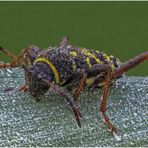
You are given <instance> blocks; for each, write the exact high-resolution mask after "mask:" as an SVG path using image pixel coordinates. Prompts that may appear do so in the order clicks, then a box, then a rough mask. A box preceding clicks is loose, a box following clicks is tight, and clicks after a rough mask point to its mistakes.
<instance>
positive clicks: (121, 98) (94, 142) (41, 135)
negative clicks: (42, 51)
mask: <svg viewBox="0 0 148 148" xmlns="http://www.w3.org/2000/svg"><path fill="white" fill-rule="evenodd" d="M23 83H24V73H23V70H22V69H20V68H16V69H10V70H8V69H3V70H0V146H69V147H71V146H148V77H126V76H125V77H123V78H121V79H119V80H117V81H116V82H115V83H114V84H113V85H112V86H111V88H110V93H109V97H108V103H107V114H108V115H109V117H110V119H111V121H112V122H113V123H114V124H115V125H116V127H117V128H118V134H119V135H120V136H121V140H120V141H117V139H116V138H115V137H114V136H113V135H112V134H111V133H110V132H109V131H108V130H107V128H106V126H105V125H104V124H103V122H102V120H101V116H100V113H99V105H100V100H101V99H100V98H101V94H102V89H98V90H95V91H88V90H85V91H83V93H82V94H81V96H80V98H79V100H78V106H79V109H80V111H81V113H82V115H83V117H82V118H81V122H82V128H79V127H78V126H77V124H76V122H75V119H74V116H73V114H72V111H71V109H70V108H69V106H68V105H67V104H66V102H65V101H64V99H63V98H62V97H61V96H58V95H56V94H54V93H53V92H50V91H49V93H47V94H46V95H44V96H42V100H41V101H40V102H36V101H35V100H34V99H33V97H32V96H31V95H30V94H29V93H20V92H9V93H8V92H7V93H4V89H5V88H8V87H15V88H18V87H19V86H21V85H22V84H23Z"/></svg>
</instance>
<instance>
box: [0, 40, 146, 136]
mask: <svg viewBox="0 0 148 148" xmlns="http://www.w3.org/2000/svg"><path fill="white" fill-rule="evenodd" d="M0 50H1V51H2V52H4V53H5V54H6V55H7V56H9V57H10V58H12V62H11V63H6V64H5V63H0V68H7V67H8V68H11V67H19V66H22V67H23V68H24V70H25V80H26V84H25V85H24V86H22V87H20V88H19V89H17V91H25V92H26V91H29V92H30V93H31V95H32V96H33V97H35V98H36V100H37V101H39V100H40V96H41V95H43V94H45V93H46V92H47V91H48V90H49V88H52V89H53V90H54V91H55V92H56V93H58V94H59V95H61V96H63V97H64V98H65V99H66V101H67V102H68V104H69V105H70V106H71V108H72V110H73V113H74V115H75V118H76V121H77V123H78V126H79V127H81V122H80V117H81V114H80V112H79V110H78V108H77V105H76V101H77V99H78V97H79V95H80V93H81V91H82V90H83V88H84V87H87V88H97V87H98V86H103V87H104V89H103V95H102V97H101V105H100V112H101V114H102V118H103V121H104V123H105V124H106V125H107V127H108V128H109V129H110V130H111V132H112V133H116V131H117V130H116V128H115V127H114V126H113V125H112V123H111V122H110V120H109V118H108V116H107V115H106V103H107V95H108V89H109V86H110V84H111V82H112V80H114V79H117V78H119V77H121V76H122V75H123V73H124V72H126V71H128V70H130V69H132V68H133V67H135V66H136V65H138V64H140V63H142V62H143V61H145V60H148V51H146V52H145V53H142V54H140V55H138V56H136V57H134V58H132V59H130V60H128V61H127V62H125V63H123V64H121V63H120V61H119V60H118V59H117V58H115V57H114V56H108V55H107V54H105V53H103V52H100V51H94V50H90V49H86V48H79V47H75V46H72V45H69V43H68V39H67V37H63V38H62V41H61V42H60V45H59V46H58V47H54V48H52V47H49V48H47V49H45V50H40V49H39V48H38V47H36V46H29V47H28V48H26V49H23V50H22V53H21V54H20V55H19V56H15V55H13V54H12V53H10V52H8V51H7V50H5V49H4V48H2V47H0ZM63 87H64V88H65V89H67V90H71V91H69V92H72V94H69V93H68V91H65V89H63ZM8 90H9V89H8ZM8 90H7V91H8Z"/></svg>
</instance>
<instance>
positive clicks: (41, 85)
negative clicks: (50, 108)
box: [25, 65, 50, 101]
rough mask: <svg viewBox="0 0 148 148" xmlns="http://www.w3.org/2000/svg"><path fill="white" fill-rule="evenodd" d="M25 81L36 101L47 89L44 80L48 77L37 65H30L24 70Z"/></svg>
mask: <svg viewBox="0 0 148 148" xmlns="http://www.w3.org/2000/svg"><path fill="white" fill-rule="evenodd" d="M25 73H26V74H25V75H26V81H27V84H28V86H29V92H30V93H31V95H32V96H33V97H35V98H36V100H37V101H38V100H40V98H39V97H40V96H41V95H43V94H45V93H46V92H47V90H48V89H49V85H48V84H47V83H45V81H44V80H45V79H48V80H49V79H50V78H49V76H48V75H47V74H46V72H44V71H43V70H42V69H41V68H39V67H38V66H37V65H31V66H29V67H28V68H26V70H25Z"/></svg>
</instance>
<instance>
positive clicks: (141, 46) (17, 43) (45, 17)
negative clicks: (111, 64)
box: [0, 2, 148, 76]
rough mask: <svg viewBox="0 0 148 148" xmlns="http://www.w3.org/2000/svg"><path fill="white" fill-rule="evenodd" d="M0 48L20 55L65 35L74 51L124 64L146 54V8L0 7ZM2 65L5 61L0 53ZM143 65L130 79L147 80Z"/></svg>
mask: <svg viewBox="0 0 148 148" xmlns="http://www.w3.org/2000/svg"><path fill="white" fill-rule="evenodd" d="M0 19H1V21H0V46H2V47H4V48H6V49H8V50H9V51H11V52H13V53H16V54H18V53H19V52H20V51H21V49H22V48H24V47H27V46H28V45H30V44H34V45H37V46H39V47H40V48H47V47H48V46H55V45H58V43H59V40H60V39H61V37H62V36H64V35H66V36H68V37H69V39H70V43H71V44H73V45H76V46H81V47H86V48H91V49H96V50H97V49H102V50H104V52H106V53H108V54H113V55H114V56H116V57H118V58H119V59H121V61H123V62H124V61H126V60H127V59H129V58H131V57H133V56H135V55H138V54H140V53H142V52H144V51H148V2H0ZM0 61H9V60H8V58H7V57H6V56H4V54H2V53H0ZM147 65H148V64H147V62H144V63H143V64H141V65H140V66H138V67H136V68H134V69H133V70H131V71H130V72H128V75H137V76H138V75H141V76H148V66H147Z"/></svg>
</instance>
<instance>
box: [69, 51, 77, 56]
mask: <svg viewBox="0 0 148 148" xmlns="http://www.w3.org/2000/svg"><path fill="white" fill-rule="evenodd" d="M70 55H71V56H74V57H76V56H77V55H78V54H77V52H76V51H71V52H70Z"/></svg>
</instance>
